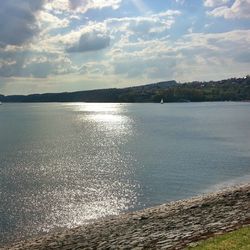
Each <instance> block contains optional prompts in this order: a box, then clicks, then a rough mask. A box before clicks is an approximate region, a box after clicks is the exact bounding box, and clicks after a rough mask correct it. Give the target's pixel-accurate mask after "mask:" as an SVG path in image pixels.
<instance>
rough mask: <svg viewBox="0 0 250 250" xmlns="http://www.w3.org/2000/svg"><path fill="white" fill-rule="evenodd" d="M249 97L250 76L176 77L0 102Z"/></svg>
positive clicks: (1, 98)
mask: <svg viewBox="0 0 250 250" xmlns="http://www.w3.org/2000/svg"><path fill="white" fill-rule="evenodd" d="M161 99H163V101H164V102H173V103H175V102H210V101H249V100H250V76H246V77H242V78H230V79H225V80H221V81H208V82H200V81H194V82H187V83H177V82H176V81H175V80H171V81H163V82H157V83H150V84H146V85H138V86H131V87H126V88H107V89H95V90H85V91H75V92H61V93H43V94H30V95H7V96H5V95H0V101H1V102H25V103H29V102H111V103H112V102H114V103H147V102H149V103H154V102H155V103H160V102H161Z"/></svg>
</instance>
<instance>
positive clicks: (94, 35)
mask: <svg viewBox="0 0 250 250" xmlns="http://www.w3.org/2000/svg"><path fill="white" fill-rule="evenodd" d="M109 45H110V37H109V35H108V34H107V33H103V32H101V31H98V30H92V31H91V32H85V33H83V34H82V35H81V36H80V38H79V41H77V42H76V43H74V44H73V45H71V46H70V47H68V48H67V52H70V53H72V52H88V51H97V50H102V49H105V48H107V47H108V46H109Z"/></svg>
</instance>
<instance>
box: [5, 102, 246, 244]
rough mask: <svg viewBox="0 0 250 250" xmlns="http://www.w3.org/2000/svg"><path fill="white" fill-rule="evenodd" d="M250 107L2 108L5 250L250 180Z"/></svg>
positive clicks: (84, 105)
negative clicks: (56, 232) (55, 232)
mask: <svg viewBox="0 0 250 250" xmlns="http://www.w3.org/2000/svg"><path fill="white" fill-rule="evenodd" d="M249 124H250V104H249V103H179V104H164V105H160V104H97V103H91V104H90V103H74V104H58V103H55V104H3V105H1V106H0V244H3V243H6V242H7V241H10V240H13V238H15V239H17V238H21V237H27V236H31V235H35V234H40V233H43V232H47V231H49V230H53V229H57V228H61V227H74V226H77V225H81V224H83V223H86V222H88V221H91V220H93V219H97V218H100V217H102V216H108V215H114V214H119V213H121V212H123V211H127V210H135V209H140V208H144V207H149V206H153V205H156V204H160V203H164V202H167V201H171V200H177V199H182V198H187V197H190V196H193V195H196V194H198V193H202V192H204V191H206V190H209V189H212V188H213V187H216V185H219V187H220V185H224V183H232V182H235V181H236V182H237V181H244V180H248V178H249V176H250V129H249Z"/></svg>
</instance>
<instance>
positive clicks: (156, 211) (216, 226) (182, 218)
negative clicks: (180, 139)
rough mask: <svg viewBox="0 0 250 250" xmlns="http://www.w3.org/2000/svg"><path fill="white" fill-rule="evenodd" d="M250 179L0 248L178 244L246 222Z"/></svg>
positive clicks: (167, 246) (249, 214)
mask: <svg viewBox="0 0 250 250" xmlns="http://www.w3.org/2000/svg"><path fill="white" fill-rule="evenodd" d="M249 207H250V183H249V184H243V185H237V186H232V187H229V188H225V189H223V190H221V191H218V192H213V193H209V194H205V195H201V196H197V197H194V198H191V199H186V200H181V201H176V202H170V203H167V204H163V205H160V206H156V207H152V208H147V209H144V210H141V211H136V212H131V213H126V214H122V215H119V216H114V217H111V218H104V219H99V220H98V221H96V222H94V223H92V224H88V225H84V226H80V227H77V228H74V229H68V230H65V231H63V232H57V233H49V234H47V235H44V236H41V237H38V238H34V239H30V240H26V241H23V242H19V243H15V244H14V245H12V246H11V247H10V246H9V247H8V246H6V247H3V248H0V249H4V250H6V249H12V250H14V249H15V250H16V249H69V248H72V249H75V248H77V249H97V248H98V249H107V248H109V249H117V248H119V247H121V248H126V247H127V249H132V248H136V247H137V248H138V249H149V248H150V249H160V248H164V249H173V248H175V249H181V248H183V247H184V246H186V245H188V244H189V243H191V242H194V241H196V240H199V239H203V238H207V237H209V236H212V235H214V234H222V233H224V232H228V231H232V230H234V229H236V228H240V227H241V226H243V225H248V224H250V211H249Z"/></svg>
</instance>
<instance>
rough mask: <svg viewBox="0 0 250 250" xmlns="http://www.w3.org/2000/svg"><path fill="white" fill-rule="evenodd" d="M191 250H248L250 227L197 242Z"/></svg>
mask: <svg viewBox="0 0 250 250" xmlns="http://www.w3.org/2000/svg"><path fill="white" fill-rule="evenodd" d="M188 249H192V250H201V249H202V250H250V226H247V227H243V228H241V229H239V230H236V231H234V232H230V233H226V234H224V235H220V236H215V237H213V238H210V239H208V240H205V241H200V242H198V245H197V246H195V247H189V248H188Z"/></svg>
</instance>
